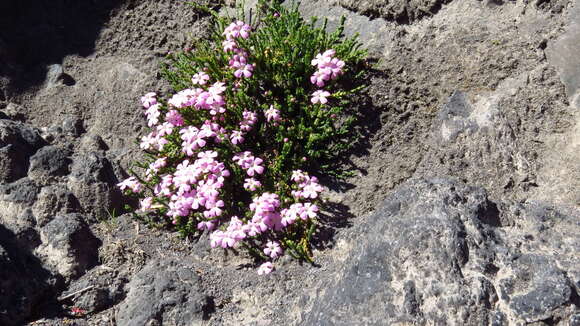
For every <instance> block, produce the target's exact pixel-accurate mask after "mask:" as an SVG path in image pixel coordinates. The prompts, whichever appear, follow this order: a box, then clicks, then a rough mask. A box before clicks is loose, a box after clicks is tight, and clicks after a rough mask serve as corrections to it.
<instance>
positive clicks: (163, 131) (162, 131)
mask: <svg viewBox="0 0 580 326" xmlns="http://www.w3.org/2000/svg"><path fill="white" fill-rule="evenodd" d="M172 132H173V125H172V124H171V123H169V122H164V123H163V124H161V125H159V126H157V135H158V136H159V137H163V136H165V135H171V133H172Z"/></svg>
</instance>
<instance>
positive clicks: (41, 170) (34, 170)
mask: <svg viewBox="0 0 580 326" xmlns="http://www.w3.org/2000/svg"><path fill="white" fill-rule="evenodd" d="M70 155H71V152H70V151H69V150H67V149H64V148H61V147H58V146H45V147H43V148H41V149H40V150H38V152H36V154H34V155H33V156H32V157H31V158H30V167H29V169H28V177H29V178H30V179H32V180H34V181H36V182H37V183H38V184H44V185H46V184H49V183H51V181H54V180H55V178H57V177H62V176H65V175H67V174H68V173H69V165H70V163H71V159H70Z"/></svg>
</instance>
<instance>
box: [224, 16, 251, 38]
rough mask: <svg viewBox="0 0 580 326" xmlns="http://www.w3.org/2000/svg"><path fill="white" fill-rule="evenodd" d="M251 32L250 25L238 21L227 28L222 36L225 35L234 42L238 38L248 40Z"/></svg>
mask: <svg viewBox="0 0 580 326" xmlns="http://www.w3.org/2000/svg"><path fill="white" fill-rule="evenodd" d="M251 30H252V28H251V27H250V25H248V24H246V23H244V22H243V21H239V20H238V21H236V22H235V23H231V24H230V25H229V26H228V27H226V29H225V30H224V32H223V33H222V35H224V36H225V37H226V39H227V40H233V39H235V38H238V37H241V38H248V37H249V36H250V31H251Z"/></svg>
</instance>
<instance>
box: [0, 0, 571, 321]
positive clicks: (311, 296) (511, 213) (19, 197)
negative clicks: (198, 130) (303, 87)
mask: <svg viewBox="0 0 580 326" xmlns="http://www.w3.org/2000/svg"><path fill="white" fill-rule="evenodd" d="M300 10H301V11H302V12H303V13H304V15H306V16H311V15H317V16H321V17H327V18H329V26H330V27H332V26H334V25H335V24H336V22H337V21H338V17H340V16H341V15H345V16H346V18H347V21H346V23H347V26H346V32H347V33H357V32H358V33H360V37H361V40H362V41H363V43H364V45H365V46H366V47H367V48H368V49H369V51H370V55H371V57H372V60H373V61H375V62H376V65H374V68H373V70H372V71H371V73H370V74H369V77H368V83H369V89H368V95H369V99H370V100H369V102H368V103H361V105H360V108H359V109H360V110H361V112H362V113H363V115H364V116H365V118H364V119H363V120H362V121H361V122H360V125H359V127H358V128H359V130H360V131H361V132H362V134H363V137H362V138H361V139H360V143H359V146H358V148H357V150H356V152H355V153H353V155H352V157H350V161H351V163H352V165H353V167H354V168H355V170H356V171H357V175H356V176H354V177H352V178H351V179H350V180H348V182H346V183H344V184H328V186H329V188H330V189H329V194H328V200H329V203H330V205H329V212H327V213H328V215H329V217H328V219H329V221H331V222H332V223H330V224H329V226H327V227H325V228H324V231H323V232H322V233H321V234H319V235H318V237H319V238H320V239H321V242H320V243H319V244H317V250H316V251H315V257H316V259H317V265H316V266H307V265H304V266H301V265H298V264H295V263H293V262H290V261H288V260H281V261H280V262H278V263H277V268H278V270H277V271H276V272H275V273H273V274H271V275H269V276H267V277H259V276H258V275H256V273H255V266H253V265H252V261H251V260H250V259H249V258H248V257H243V256H236V255H229V256H226V255H225V254H223V253H222V252H219V251H215V250H210V248H209V245H208V243H207V239H204V238H202V239H200V241H199V242H189V241H184V240H182V239H180V238H179V237H178V236H177V235H176V234H174V233H172V232H170V231H167V230H156V229H149V228H147V227H146V226H144V225H140V224H139V223H137V222H135V221H133V220H132V218H131V216H130V215H120V216H118V212H119V211H120V208H121V207H122V206H123V204H124V203H125V202H124V200H123V199H122V198H121V196H120V193H119V192H118V191H117V189H116V188H115V184H116V183H117V182H118V181H119V180H120V179H122V178H124V177H126V176H127V169H128V168H130V166H131V165H130V163H131V162H132V161H133V160H134V159H135V158H137V157H139V156H138V155H139V150H138V147H137V146H136V145H135V144H134V140H135V138H136V137H137V136H139V135H141V134H142V133H143V132H144V124H143V117H142V112H141V109H140V108H139V106H138V104H137V100H138V98H139V96H141V95H142V93H144V92H146V91H158V92H166V91H169V90H168V88H167V85H166V84H165V83H163V82H162V81H161V80H160V78H159V75H158V73H157V71H158V65H159V64H160V63H161V62H162V60H163V56H164V55H165V53H167V52H168V51H175V50H180V49H184V48H187V47H188V46H189V44H191V43H190V42H189V40H190V39H191V38H196V37H203V36H204V35H205V34H204V33H206V32H207V31H208V26H209V25H208V24H209V19H208V17H206V16H203V15H201V14H200V13H197V12H195V10H193V9H191V8H189V7H187V6H185V5H184V4H183V3H182V2H181V1H177V0H162V1H148V0H126V1H98V2H90V1H80V2H74V3H73V4H71V3H69V1H64V0H56V1H52V2H51V5H46V4H44V3H43V2H42V1H33V2H31V3H27V4H26V5H24V4H22V3H20V2H17V1H13V0H8V1H2V2H0V324H2V325H21V324H24V323H30V324H34V325H63V324H76V325H240V324H244V325H384V324H390V325H409V324H417V325H423V324H441V325H447V324H449V325H525V324H530V325H580V299H579V298H580V297H579V293H580V268H579V266H580V261H579V260H580V258H579V257H578V252H580V242H579V240H578V239H579V236H578V235H579V234H580V191H579V190H578V189H580V165H579V164H578V162H580V150H579V147H580V113H579V112H580V111H579V109H580V84H579V80H578V76H580V71H579V70H578V67H580V65H579V64H580V62H579V61H578V58H579V56H578V55H577V53H578V52H579V51H580V49H579V48H578V44H580V25H579V24H580V3H578V1H577V0H549V1H544V0H542V1H527V0H517V1H487V0H484V1H478V0H466V1H459V0H456V1H438V0H389V1H374V0H368V1H349V0H340V1H329V0H320V1H314V0H308V1H302V3H301V6H300ZM81 27H82V28H81Z"/></svg>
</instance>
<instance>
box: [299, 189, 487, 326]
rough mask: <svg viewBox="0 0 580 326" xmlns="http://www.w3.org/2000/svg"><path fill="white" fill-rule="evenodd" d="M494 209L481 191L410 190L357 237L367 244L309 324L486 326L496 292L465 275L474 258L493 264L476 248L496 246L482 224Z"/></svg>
mask: <svg viewBox="0 0 580 326" xmlns="http://www.w3.org/2000/svg"><path fill="white" fill-rule="evenodd" d="M492 208H493V205H492V204H491V203H490V202H488V200H487V196H486V193H485V192H484V191H483V190H482V189H479V188H470V187H466V186H463V185H461V184H458V183H454V182H450V181H448V180H445V179H434V180H430V181H416V182H410V183H407V184H406V185H405V186H403V187H401V188H399V189H398V191H396V192H395V193H394V194H393V195H392V196H390V197H389V198H387V199H386V200H385V204H384V206H383V207H382V208H380V209H378V210H377V211H376V213H375V214H374V215H373V216H372V217H370V218H369V220H368V222H367V223H365V224H364V225H363V226H361V228H360V229H359V230H358V231H357V234H360V235H361V237H364V241H362V240H361V239H359V240H358V241H357V243H358V244H357V245H355V247H354V248H353V249H352V251H351V253H352V255H351V257H350V258H349V260H348V262H347V263H346V266H345V268H344V269H343V272H342V274H341V275H340V276H339V277H338V281H337V282H336V283H335V284H333V285H331V286H330V288H329V289H328V291H327V292H326V294H325V295H324V296H323V297H321V298H320V299H319V300H318V302H317V303H315V305H314V309H313V313H312V314H311V315H310V317H309V318H308V319H307V322H306V324H309V325H315V324H316V325H353V324H357V323H359V322H360V321H364V323H365V324H368V325H381V324H382V325H385V324H394V323H403V322H407V323H419V324H422V323H425V322H427V321H431V322H435V323H442V324H445V323H457V324H464V325H484V324H488V323H489V319H490V316H491V315H492V314H494V313H495V311H494V309H493V307H494V305H495V302H496V301H497V295H496V290H495V288H494V286H493V283H491V281H490V280H489V279H487V277H485V274H483V273H482V274H473V275H469V274H468V275H466V273H465V271H464V268H465V265H466V263H467V262H468V261H469V260H470V258H475V257H477V258H478V259H482V260H485V259H488V257H493V253H490V252H488V251H489V250H490V249H489V248H485V247H480V246H476V243H479V244H485V245H488V246H491V245H493V244H494V242H495V239H494V236H493V235H492V234H491V233H490V232H488V231H487V230H486V229H487V226H486V225H485V224H483V223H482V221H481V217H483V216H485V215H486V214H488V213H490V212H491V211H492ZM472 247H475V248H473V249H471V248H472ZM477 247H480V248H477ZM480 251H481V253H479V252H480ZM473 256H475V257H473ZM379 307H380V308H379Z"/></svg>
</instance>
